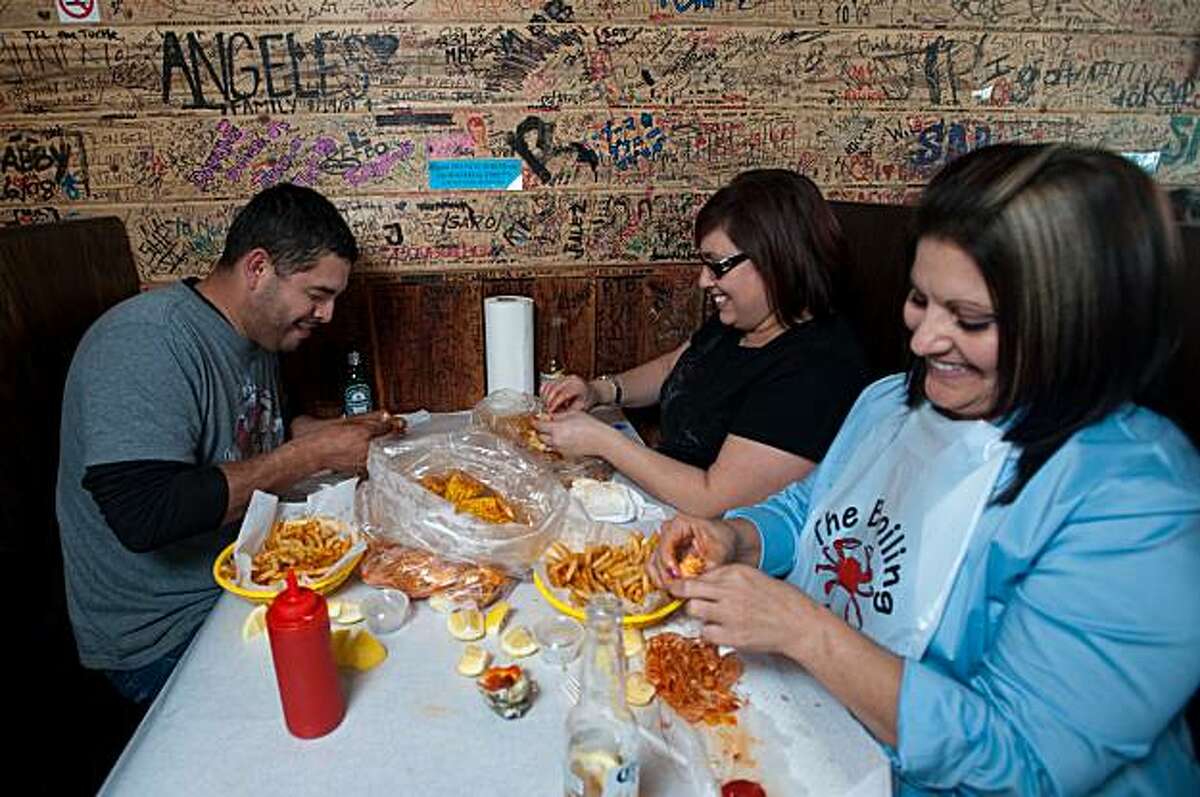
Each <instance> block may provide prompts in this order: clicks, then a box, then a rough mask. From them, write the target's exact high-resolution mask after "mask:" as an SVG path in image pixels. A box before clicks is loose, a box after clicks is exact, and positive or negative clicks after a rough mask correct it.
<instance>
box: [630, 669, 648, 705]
mask: <svg viewBox="0 0 1200 797" xmlns="http://www.w3.org/2000/svg"><path fill="white" fill-rule="evenodd" d="M654 691H655V690H654V684H652V683H650V682H649V681H648V680H646V675H645V674H644V673H640V672H631V673H629V675H627V676H625V702H626V703H628V704H629V705H631V706H644V705H646V704H647V703H649V702H650V701H651V700H653V699H654Z"/></svg>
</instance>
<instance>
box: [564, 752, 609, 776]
mask: <svg viewBox="0 0 1200 797" xmlns="http://www.w3.org/2000/svg"><path fill="white" fill-rule="evenodd" d="M620 765H621V760H620V759H619V758H617V755H616V753H610V752H609V751H608V750H576V751H575V752H573V753H571V771H572V772H574V773H576V774H577V775H590V776H591V779H592V780H594V781H596V782H598V783H604V782H605V780H606V776H607V774H608V771H609V770H610V769H612V768H614V767H619V766H620Z"/></svg>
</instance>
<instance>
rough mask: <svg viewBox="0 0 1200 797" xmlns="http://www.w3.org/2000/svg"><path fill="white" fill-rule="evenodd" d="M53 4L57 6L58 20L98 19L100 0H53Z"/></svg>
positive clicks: (92, 20) (72, 21)
mask: <svg viewBox="0 0 1200 797" xmlns="http://www.w3.org/2000/svg"><path fill="white" fill-rule="evenodd" d="M54 5H55V6H56V7H57V8H58V21H59V22H64V23H67V24H71V23H74V22H99V21H100V0H54Z"/></svg>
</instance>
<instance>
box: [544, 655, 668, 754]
mask: <svg viewBox="0 0 1200 797" xmlns="http://www.w3.org/2000/svg"><path fill="white" fill-rule="evenodd" d="M562 690H563V694H565V695H566V696H567V698H568V699H569V700H570V701H571V703H572V704H575V703H578V702H579V696H580V694H581V691H580V686H579V681H577V680H575V676H574V675H571V674H570V673H564V677H563V682H562ZM633 727H635V728H637V732H638V736H641V737H642V738H643V739H645V740H646V741H647V742H648V743H649V744H650V746H651V747H653V748H654V749H655V750H656V751H658V752H659V753H661V754H662V755H665V756H666V757H667V758H669V759H671V760H672V761H674V762H675V763H676V764H678V765H679V766H681V767H685V768H686V767H687V765H688V760H687V759H686V758H684V757H683V755H682V754H680V753H679V752H678V751H676V750H673V749H671V747H670V746H669V745H668V744H667V742H666V740H665V739H663V738H662V737H661V736H659V735H658V734H657V733H655V732H654V731H652V730H650V729H649V728H643V727H642V726H641V725H638V724H637V723H636V722H635V723H634V725H633Z"/></svg>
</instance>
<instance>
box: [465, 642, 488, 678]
mask: <svg viewBox="0 0 1200 797" xmlns="http://www.w3.org/2000/svg"><path fill="white" fill-rule="evenodd" d="M491 658H492V654H490V653H488V652H487V651H486V650H484V649H483V648H481V647H479V646H478V645H467V646H466V647H464V648H463V653H462V657H461V658H460V659H459V660H458V674H459V675H465V676H467V677H469V678H474V677H475V676H476V675H479V674H480V673H481V672H483V671H484V670H485V669H487V666H488V661H490V660H491Z"/></svg>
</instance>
